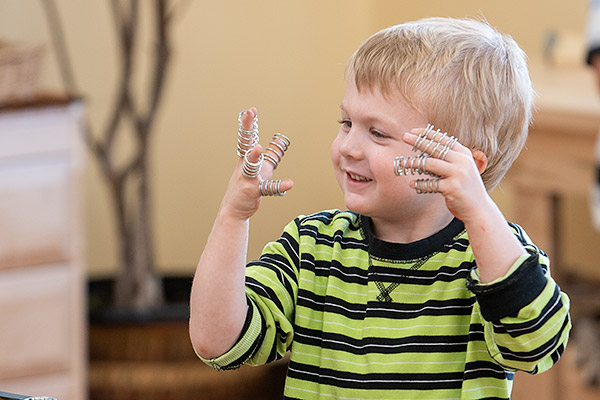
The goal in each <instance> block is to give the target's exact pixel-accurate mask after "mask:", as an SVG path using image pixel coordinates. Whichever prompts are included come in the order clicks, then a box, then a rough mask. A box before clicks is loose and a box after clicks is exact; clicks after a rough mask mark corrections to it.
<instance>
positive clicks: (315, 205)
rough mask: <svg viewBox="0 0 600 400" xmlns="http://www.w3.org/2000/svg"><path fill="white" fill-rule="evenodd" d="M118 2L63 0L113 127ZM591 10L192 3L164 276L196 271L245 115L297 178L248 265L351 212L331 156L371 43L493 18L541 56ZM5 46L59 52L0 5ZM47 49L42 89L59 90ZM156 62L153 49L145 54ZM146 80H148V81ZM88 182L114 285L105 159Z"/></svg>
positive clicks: (172, 81)
mask: <svg viewBox="0 0 600 400" xmlns="http://www.w3.org/2000/svg"><path fill="white" fill-rule="evenodd" d="M108 3H109V2H108V1H85V2H84V1H78V0H57V4H58V6H59V9H60V12H61V15H62V17H63V20H64V25H65V30H66V32H67V34H68V45H69V48H70V51H71V56H72V61H73V64H74V65H75V67H76V76H77V81H78V82H79V85H80V87H81V88H82V92H83V94H84V96H85V97H86V102H87V107H88V110H89V113H90V116H91V119H92V122H93V124H94V126H97V127H98V126H101V125H102V124H103V123H104V121H105V118H106V112H107V109H108V104H109V103H110V101H111V96H112V95H113V93H114V85H115V78H116V72H115V71H116V69H117V68H116V51H115V47H114V34H113V31H112V28H113V25H112V22H111V21H110V19H109V15H110V10H109V8H108ZM141 3H147V2H141ZM175 3H176V4H177V3H180V4H185V3H186V2H185V1H181V2H175ZM585 6H586V0H574V1H570V2H564V1H558V0H550V1H542V0H535V1H521V0H507V1H502V2H493V1H475V0H473V1H467V0H462V1H451V2H450V1H446V0H434V1H426V2H418V1H400V0H379V1H374V0H363V1H361V0H303V1H276V0H271V1H266V0H265V1H260V0H259V1H256V2H253V3H245V2H239V1H232V0H219V1H214V0H213V1H199V0H196V1H191V2H189V8H187V9H186V12H185V14H184V15H181V16H180V17H179V18H178V20H177V21H176V26H175V28H174V31H173V39H174V49H173V51H174V58H173V64H172V69H171V75H170V76H169V82H168V87H167V90H166V93H165V98H164V103H163V108H162V109H161V112H160V115H159V119H158V121H157V126H156V135H155V137H154V142H153V151H152V157H153V161H154V163H153V165H152V168H153V181H152V184H153V191H154V197H153V207H154V226H155V239H156V246H157V247H156V253H157V254H156V255H157V262H158V264H159V267H160V268H161V270H162V271H165V272H168V273H177V272H183V273H186V274H192V273H193V268H194V266H195V263H196V262H197V259H198V257H199V255H200V252H201V251H202V247H203V245H204V242H205V240H206V238H207V235H208V232H209V229H210V226H211V224H212V219H213V218H214V215H215V212H216V210H217V207H218V205H219V202H220V197H221V195H222V193H223V191H224V188H225V185H226V183H227V180H228V177H229V175H230V173H231V170H232V168H233V166H234V164H235V162H236V157H235V141H236V129H237V120H236V118H237V113H238V112H239V111H240V110H241V109H243V108H246V107H250V106H256V107H258V109H259V112H260V128H261V134H262V140H263V142H265V141H268V139H269V138H270V136H271V134H272V133H273V132H276V131H281V132H283V133H285V134H286V135H288V136H289V137H290V138H291V139H292V146H291V149H290V151H289V152H288V154H287V155H286V158H285V160H284V162H283V163H282V164H281V165H280V167H279V168H278V170H277V171H276V176H277V177H280V178H288V177H289V178H292V179H294V181H295V182H296V188H295V189H294V190H293V191H291V192H290V193H288V195H286V197H285V198H282V199H265V200H264V202H263V206H262V208H261V210H260V211H259V213H258V214H257V215H256V216H255V217H254V219H253V223H252V228H251V229H252V236H251V237H252V239H251V243H250V250H249V253H250V256H256V255H257V254H258V253H259V251H260V249H261V247H262V245H263V244H264V243H265V242H266V241H267V240H270V239H274V238H276V237H277V236H278V234H279V233H280V231H281V229H282V227H283V226H284V224H285V223H286V222H287V221H289V220H290V219H292V218H293V217H294V216H296V215H297V214H299V213H311V212H314V211H318V210H320V209H324V208H333V207H343V204H342V203H341V196H340V195H339V190H338V188H337V184H336V182H335V179H334V177H333V174H332V172H331V168H330V162H329V144H330V142H331V140H332V139H333V137H334V135H335V133H336V132H337V123H336V120H337V118H338V104H339V101H340V100H341V97H342V94H343V88H344V82H343V70H344V64H345V61H346V59H347V58H348V57H349V56H350V54H351V53H352V52H353V51H354V49H355V48H356V47H357V46H358V45H359V44H360V43H361V41H362V40H364V39H365V38H366V37H367V36H368V35H370V34H371V33H373V32H375V31H376V30H378V29H380V28H383V27H385V26H387V25H390V24H393V23H399V22H402V21H405V20H410V19H415V18H420V17H424V16H434V15H439V16H456V17H462V16H472V17H481V16H484V17H485V18H486V19H487V20H488V21H490V23H492V24H493V25H495V26H497V27H498V28H499V29H500V30H502V31H505V32H507V33H510V34H512V35H513V36H514V37H515V38H516V39H517V41H519V42H520V43H521V45H522V46H523V47H524V49H525V50H526V51H527V52H528V53H529V54H530V56H531V57H539V55H540V54H541V51H542V43H543V37H544V34H545V33H546V32H547V31H548V30H550V29H560V30H568V31H574V32H576V33H582V32H583V24H584V20H585ZM144 28H145V29H146V30H148V29H151V27H148V26H147V25H145V26H144ZM2 37H4V38H9V39H11V38H12V39H16V40H24V41H29V42H46V43H48V45H50V43H49V40H48V28H47V26H46V23H45V20H44V18H43V13H42V10H41V8H40V3H39V2H37V1H32V0H30V1H21V0H3V1H2V2H0V38H2ZM49 50H50V51H49V54H48V55H49V57H48V58H47V59H46V63H45V70H44V75H43V83H44V86H46V87H50V88H52V87H60V84H59V82H60V81H59V74H58V72H57V69H56V61H55V59H54V58H53V54H52V49H51V47H50V48H49ZM149 51H150V46H149V44H148V43H144V45H143V54H141V55H142V56H143V55H147V54H148V52H149ZM140 66H141V67H143V65H140ZM138 77H139V81H140V83H141V82H143V79H144V77H145V72H141V73H139V74H138ZM123 146H124V147H127V144H126V143H125V144H124V145H123ZM86 177H87V179H86V188H85V190H86V196H87V214H86V218H87V224H88V235H89V237H88V251H87V261H88V264H89V271H90V274H92V275H103V274H106V273H108V272H110V271H111V270H112V269H113V268H114V265H115V260H116V257H115V241H114V234H113V231H112V229H113V225H112V222H111V219H110V218H111V217H110V213H111V210H110V209H109V207H108V205H107V194H106V191H105V188H104V186H103V185H102V183H101V182H100V179H99V176H98V170H97V167H96V164H95V162H94V160H91V159H90V161H89V165H88V171H87V174H86Z"/></svg>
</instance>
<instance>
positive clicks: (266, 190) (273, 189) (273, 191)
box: [258, 179, 286, 196]
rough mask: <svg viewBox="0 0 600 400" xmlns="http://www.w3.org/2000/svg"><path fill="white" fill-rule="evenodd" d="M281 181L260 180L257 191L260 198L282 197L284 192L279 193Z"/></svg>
mask: <svg viewBox="0 0 600 400" xmlns="http://www.w3.org/2000/svg"><path fill="white" fill-rule="evenodd" d="M281 182H282V181H281V180H280V179H278V180H262V181H260V182H259V183H258V191H259V193H260V195H261V196H283V195H285V193H286V192H282V191H281Z"/></svg>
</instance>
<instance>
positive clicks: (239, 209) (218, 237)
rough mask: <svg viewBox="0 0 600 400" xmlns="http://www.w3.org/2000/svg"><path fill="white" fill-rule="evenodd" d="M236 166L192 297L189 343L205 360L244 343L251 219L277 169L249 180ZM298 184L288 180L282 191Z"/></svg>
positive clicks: (248, 118)
mask: <svg viewBox="0 0 600 400" xmlns="http://www.w3.org/2000/svg"><path fill="white" fill-rule="evenodd" d="M255 115H256V110H255V109H251V110H248V111H247V112H246V113H245V114H244V118H243V127H244V129H251V124H252V120H253V118H254V116H255ZM261 152H262V148H261V146H260V145H257V146H256V147H255V148H254V149H253V150H252V151H251V154H250V157H249V158H250V161H251V162H256V161H257V160H258V158H259V155H260V153H261ZM241 166H242V160H241V159H240V160H239V161H238V163H237V166H236V169H235V171H234V172H233V174H232V176H231V179H230V181H229V184H228V187H227V190H226V193H225V196H224V197H223V200H222V202H221V206H220V208H219V211H218V214H217V217H216V219H215V222H214V225H213V227H212V230H211V232H210V235H209V237H208V240H207V243H206V246H205V248H204V251H203V253H202V256H201V257H200V261H199V262H198V267H197V269H196V273H195V275H194V280H193V283H192V294H191V298H190V339H191V341H192V345H193V346H194V349H195V350H196V352H197V353H198V354H199V355H200V356H202V357H203V358H213V357H216V356H219V355H221V354H223V353H225V352H226V351H227V350H229V349H230V348H231V347H232V346H233V344H234V343H235V342H236V340H237V339H238V338H239V335H240V333H241V330H242V327H243V325H244V322H245V319H246V315H247V300H246V295H245V289H244V287H245V282H244V280H245V276H244V269H245V265H246V255H247V248H248V231H249V220H250V217H251V216H252V215H254V213H255V212H256V211H257V210H258V207H259V205H260V200H261V197H260V193H259V190H258V183H259V181H260V180H261V179H270V178H271V176H272V173H273V167H272V166H271V165H270V163H264V165H263V169H262V171H261V174H260V176H258V177H256V178H248V177H245V176H243V175H242V173H241ZM292 186H293V183H292V182H291V181H289V180H286V181H283V182H282V184H281V190H282V191H286V190H290V189H291V188H292Z"/></svg>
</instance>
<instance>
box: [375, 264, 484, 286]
mask: <svg viewBox="0 0 600 400" xmlns="http://www.w3.org/2000/svg"><path fill="white" fill-rule="evenodd" d="M473 265H474V264H473V263H472V262H466V261H465V262H463V263H461V264H460V265H459V266H457V267H448V266H442V267H439V268H437V269H434V270H426V269H409V268H398V267H396V268H394V267H389V266H377V265H372V266H371V267H370V268H369V272H370V274H371V275H375V276H376V280H377V281H379V282H384V283H402V284H411V285H431V284H434V283H436V282H454V281H457V280H460V281H464V280H466V279H467V277H468V276H469V272H470V270H471V269H472V268H473ZM372 280H373V279H372Z"/></svg>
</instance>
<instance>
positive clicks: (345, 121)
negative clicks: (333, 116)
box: [338, 119, 352, 129]
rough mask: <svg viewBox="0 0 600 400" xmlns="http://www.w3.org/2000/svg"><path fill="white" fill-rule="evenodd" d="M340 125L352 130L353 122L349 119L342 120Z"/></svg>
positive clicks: (339, 121)
mask: <svg viewBox="0 0 600 400" xmlns="http://www.w3.org/2000/svg"><path fill="white" fill-rule="evenodd" d="M338 123H339V124H340V125H343V126H344V127H345V128H347V129H350V128H352V121H350V120H349V119H340V120H338Z"/></svg>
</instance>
